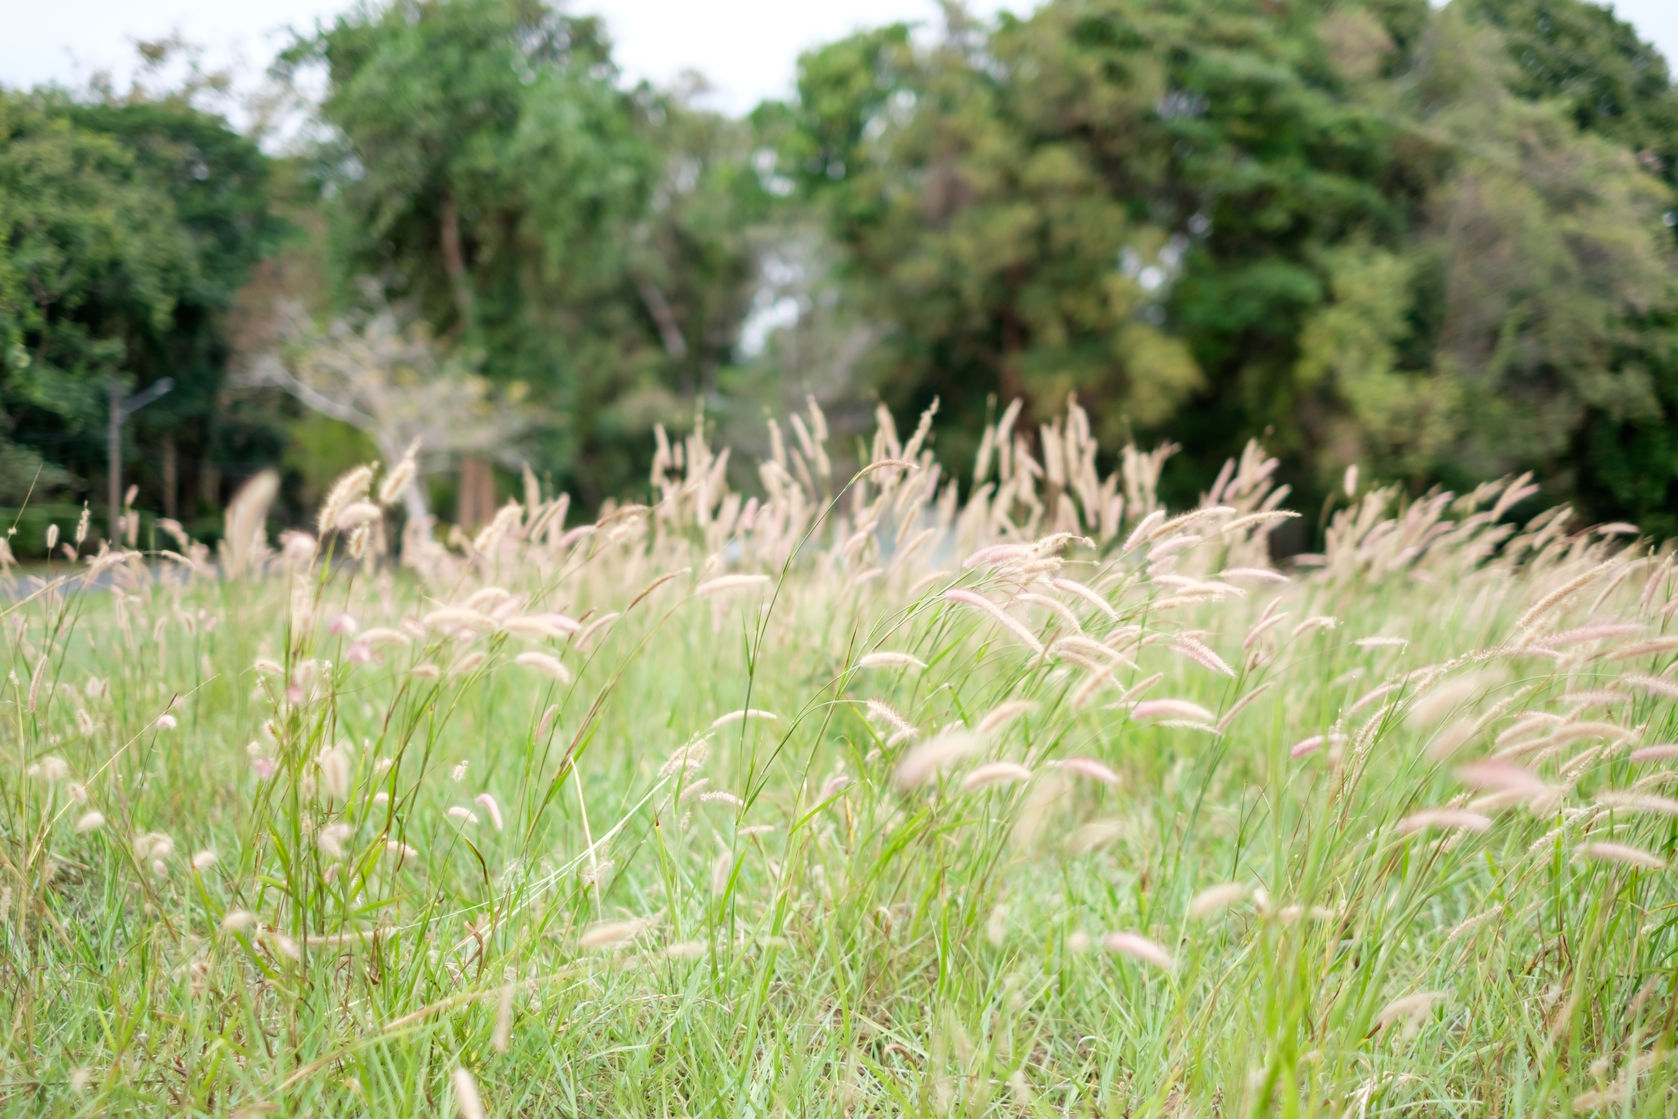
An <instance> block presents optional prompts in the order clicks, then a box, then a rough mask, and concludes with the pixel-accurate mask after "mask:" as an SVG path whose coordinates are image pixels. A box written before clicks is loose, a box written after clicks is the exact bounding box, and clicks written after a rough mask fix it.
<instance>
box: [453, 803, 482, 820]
mask: <svg viewBox="0 0 1678 1119" xmlns="http://www.w3.org/2000/svg"><path fill="white" fill-rule="evenodd" d="M447 815H448V818H449V819H451V820H453V821H455V822H456V823H458V824H476V823H477V822H478V814H477V813H476V812H474V811H472V810H471V809H470V808H467V807H466V806H465V805H460V804H451V805H450V806H449V810H448V812H447Z"/></svg>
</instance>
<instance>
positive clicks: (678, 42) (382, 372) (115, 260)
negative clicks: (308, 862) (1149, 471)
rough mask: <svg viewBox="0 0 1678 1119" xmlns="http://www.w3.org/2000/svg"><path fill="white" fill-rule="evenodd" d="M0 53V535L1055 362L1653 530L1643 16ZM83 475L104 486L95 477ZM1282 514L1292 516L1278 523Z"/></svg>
mask: <svg viewBox="0 0 1678 1119" xmlns="http://www.w3.org/2000/svg"><path fill="white" fill-rule="evenodd" d="M6 26H7V37H6V39H5V40H4V42H0V517H3V518H4V523H5V524H7V525H16V527H17V532H16V535H15V536H14V538H13V548H14V550H15V551H16V552H17V553H18V554H19V555H20V556H26V555H29V554H32V553H33V554H39V551H40V548H41V541H42V540H43V539H44V535H45V529H46V525H47V524H48V523H49V522H50V521H58V522H65V521H73V520H74V519H75V517H76V516H77V515H79V511H80V509H81V506H82V504H83V503H84V502H86V503H89V504H90V505H91V506H92V508H93V510H94V512H95V514H96V516H95V519H94V524H95V526H96V529H97V528H98V527H100V526H103V525H104V524H105V507H106V505H107V504H108V503H109V502H110V500H111V496H112V493H113V490H114V491H116V492H117V493H118V494H120V493H123V492H125V491H126V490H127V489H128V487H130V486H137V487H138V494H139V496H138V499H137V504H138V505H139V506H140V507H141V508H144V509H146V510H150V511H153V512H155V513H157V514H161V515H163V516H167V517H172V518H175V519H177V520H179V521H181V522H182V523H183V524H185V525H186V526H187V528H188V529H189V530H190V531H192V532H193V533H194V534H196V535H200V536H202V537H205V538H214V537H215V536H216V535H217V534H218V533H219V530H220V525H221V517H222V509H223V507H224V506H225V504H226V502H227V500H228V498H229V496H230V494H231V493H232V491H233V490H234V489H235V488H236V487H237V486H238V485H239V484H240V483H241V482H242V481H243V480H245V479H246V478H248V477H250V476H252V475H253V474H255V473H256V472H258V471H260V470H262V469H264V468H266V467H270V466H273V467H277V468H278V469H279V470H280V471H281V473H282V478H283V485H282V497H281V501H280V502H279V504H278V505H277V506H276V516H277V517H279V518H280V519H281V520H289V521H293V522H302V521H305V520H307V519H308V518H309V516H310V513H311V511H312V509H313V507H314V505H315V504H316V503H317V502H318V501H319V499H320V497H321V496H322V493H323V491H324V489H325V487H327V486H328V485H329V484H330V482H331V480H332V479H333V478H334V477H336V476H337V475H338V474H339V473H340V472H342V471H343V470H345V469H347V468H349V467H350V466H352V465H354V464H356V463H358V462H362V461H367V460H368V459H370V458H372V457H374V456H384V457H387V458H394V457H396V456H397V455H399V454H400V453H401V452H402V450H403V449H404V448H405V447H406V446H407V445H408V443H409V442H410V441H411V440H412V439H415V438H419V439H421V440H423V445H424V447H425V454H424V456H423V460H422V462H423V467H424V471H425V475H426V480H427V485H426V487H425V490H424V495H423V500H418V499H416V501H415V502H413V503H411V504H410V507H409V509H408V513H409V515H417V514H421V513H425V512H432V513H436V514H438V515H441V516H444V517H449V518H459V519H460V520H462V521H464V522H465V523H467V524H468V525H471V524H475V523H478V522H481V521H483V520H485V519H487V518H488V516H489V515H490V514H491V513H492V512H493V509H494V508H495V505H496V503H497V501H498V500H499V499H503V498H504V497H505V496H507V495H509V494H511V493H514V492H516V490H517V486H518V483H519V478H520V475H521V473H522V472H523V470H524V469H525V468H526V467H527V466H528V467H529V468H530V469H531V470H532V471H534V473H535V474H536V476H537V477H538V478H539V479H541V480H542V481H543V482H544V483H545V484H546V485H548V486H551V487H554V488H558V489H564V490H568V491H570V492H572V493H573V494H574V495H575V496H576V497H577V498H578V504H579V505H580V507H581V508H582V509H592V508H593V507H594V506H595V505H596V504H597V503H598V502H600V501H601V500H603V499H605V498H608V497H615V496H616V497H635V496H644V486H645V483H644V476H645V466H646V463H647V461H648V459H649V456H650V452H651V447H652V441H653V435H652V432H653V429H654V426H655V425H657V424H664V425H665V426H666V427H667V428H686V427H688V426H690V425H691V424H692V423H693V422H694V417H695V415H696V413H697V412H699V411H700V410H702V411H703V414H704V416H705V422H706V423H707V424H708V425H710V426H711V427H712V428H713V429H714V431H715V433H716V435H717V437H718V438H720V439H722V440H724V441H726V442H728V443H731V444H733V445H734V446H735V447H736V448H737V449H738V452H739V453H737V455H736V463H737V467H738V468H739V469H740V470H741V471H742V478H741V483H742V485H744V486H746V487H748V488H749V487H750V486H751V485H752V484H753V482H752V477H751V474H750V472H749V470H748V469H747V466H748V464H749V461H750V460H751V458H752V457H753V455H754V454H755V453H757V452H761V451H764V450H766V446H765V439H766V434H765V429H764V424H763V420H764V417H765V415H766V414H780V413H784V412H787V411H789V410H791V409H793V408H795V407H801V406H803V404H804V402H805V400H806V399H807V398H814V399H815V400H816V401H817V402H818V403H819V404H820V406H821V407H822V408H823V409H824V410H825V411H826V413H827V415H828V420H829V426H830V428H831V430H832V431H833V433H834V435H835V437H836V440H837V442H838V443H839V444H840V446H841V449H842V448H843V447H844V446H848V445H851V444H852V443H854V442H855V440H854V439H852V438H851V437H853V436H855V435H856V434H857V433H859V432H861V431H862V430H864V429H865V428H871V425H872V414H873V410H874V408H875V406H876V404H877V403H879V402H882V401H883V402H884V403H885V404H886V405H887V406H888V407H889V408H890V409H891V410H892V412H893V413H894V414H895V415H897V417H898V419H899V422H900V423H902V422H912V421H913V419H914V417H915V416H916V415H918V414H919V413H920V412H921V411H922V410H923V409H924V408H926V407H927V406H928V405H929V404H930V403H931V402H932V401H933V400H934V399H936V400H937V401H938V402H939V423H938V427H937V429H936V430H937V433H938V434H937V442H936V449H937V451H938V453H939V455H940V458H941V459H942V460H943V461H944V462H945V463H946V465H947V466H949V467H952V468H954V469H955V470H956V471H957V473H958V476H960V472H961V470H962V467H963V465H964V463H970V462H971V459H972V455H973V454H974V452H975V450H976V445H977V442H978V435H979V431H980V428H981V426H982V423H983V422H984V420H985V419H986V417H987V416H990V415H993V414H994V413H996V412H997V411H1000V409H1001V407H1002V406H1005V405H1006V403H1007V401H1008V400H1010V399H1012V398H1015V397H1019V398H1023V399H1024V401H1025V402H1026V415H1027V417H1028V419H1031V418H1035V419H1046V418H1047V417H1049V416H1052V415H1054V414H1055V413H1057V412H1058V411H1059V410H1060V409H1062V408H1063V406H1064V404H1065V401H1066V399H1067V397H1068V396H1069V395H1071V394H1076V396H1077V398H1078V399H1079V401H1080V402H1081V403H1082V404H1083V405H1084V406H1085V407H1086V408H1088V409H1089V411H1090V413H1091V415H1092V418H1093V419H1094V421H1095V423H1096V425H1097V427H1098V432H1097V434H1098V435H1099V436H1100V437H1101V438H1102V439H1103V440H1104V441H1105V443H1106V444H1107V445H1108V446H1109V447H1111V448H1113V449H1114V450H1116V448H1117V446H1118V444H1119V443H1120V442H1122V441H1123V440H1125V439H1129V438H1134V439H1137V440H1138V441H1141V442H1144V443H1149V444H1157V443H1159V442H1162V441H1166V440H1169V441H1171V442H1174V443H1176V444H1178V445H1180V447H1181V448H1182V450H1181V459H1182V461H1180V462H1179V463H1178V465H1177V467H1176V468H1175V469H1174V470H1173V471H1172V472H1170V473H1169V474H1168V478H1169V479H1170V481H1171V484H1172V485H1175V486H1176V487H1178V491H1177V492H1176V493H1175V494H1173V496H1176V497H1179V498H1183V497H1192V496H1193V494H1194V493H1195V492H1197V491H1198V490H1200V489H1203V488H1205V486H1207V485H1208V484H1209V483H1210V482H1211V480H1212V477H1213V475H1214V474H1215V473H1216V470H1217V467H1218V465H1219V464H1220V463H1221V462H1222V461H1223V459H1224V458H1226V457H1227V456H1229V455H1231V454H1233V453H1235V452H1237V451H1238V450H1239V449H1240V447H1241V445H1242V443H1243V442H1244V441H1245V440H1247V439H1248V438H1252V437H1257V438H1261V439H1262V440H1263V441H1264V442H1265V444H1266V445H1267V446H1268V447H1269V448H1270V449H1271V450H1272V451H1274V452H1276V453H1278V454H1280V455H1281V456H1282V458H1283V461H1284V463H1285V473H1286V480H1287V481H1289V482H1290V483H1291V484H1293V485H1294V487H1295V489H1296V497H1295V498H1294V500H1293V502H1292V504H1294V505H1295V507H1298V508H1301V509H1305V510H1311V509H1313V508H1317V507H1319V506H1320V505H1321V504H1322V503H1323V502H1324V501H1325V500H1327V498H1328V497H1329V495H1330V494H1331V492H1332V491H1333V489H1334V488H1335V486H1336V485H1337V484H1338V483H1339V480H1340V478H1341V476H1342V473H1343V472H1344V470H1345V469H1346V467H1347V466H1348V465H1350V464H1353V463H1357V464H1360V465H1361V469H1362V471H1363V473H1364V477H1365V478H1383V479H1391V480H1396V481H1399V482H1402V483H1403V484H1405V485H1406V486H1407V487H1409V488H1411V489H1412V490H1414V491H1416V492H1422V491H1424V490H1426V489H1427V488H1428V487H1430V486H1433V485H1445V486H1449V487H1452V488H1464V487H1467V488H1472V487H1473V486H1474V485H1475V484H1476V483H1478V482H1480V481H1482V480H1485V479H1488V478H1491V477H1494V476H1497V475H1501V474H1506V473H1510V472H1519V471H1528V470H1530V471H1533V472H1534V473H1535V474H1536V475H1537V477H1538V478H1539V479H1540V480H1541V481H1542V482H1543V484H1544V494H1543V497H1542V498H1541V499H1535V500H1544V501H1554V500H1568V501H1572V502H1574V503H1576V504H1577V505H1578V506H1579V507H1580V508H1581V509H1582V510H1583V511H1584V512H1585V514H1586V515H1588V516H1590V517H1593V518H1595V519H1598V520H1630V521H1633V522H1636V523H1638V524H1640V525H1643V526H1644V527H1645V528H1646V529H1648V530H1650V531H1653V532H1657V533H1662V534H1678V422H1675V421H1678V283H1675V282H1674V281H1675V280H1678V198H1675V195H1674V188H1675V187H1678V90H1675V89H1674V87H1673V84H1672V80H1671V74H1670V72H1669V70H1668V67H1667V63H1666V61H1665V56H1664V54H1663V51H1664V52H1667V53H1670V51H1672V50H1678V5H1673V4H1671V3H1670V2H1669V0H1641V3H1635V4H1634V3H1626V4H1622V5H1620V6H1619V7H1618V8H1617V9H1615V10H1610V9H1609V8H1606V7H1603V6H1599V5H1597V4H1594V3H1590V2H1587V0H1451V2H1450V3H1448V4H1445V5H1443V6H1436V5H1432V4H1430V3H1428V2H1427V0H1357V2H1351V0H1046V2H1043V3H1038V4H1031V3H1006V4H1001V3H994V2H990V3H975V4H971V5H967V6H961V5H957V4H954V3H947V4H943V5H936V4H931V3H926V2H918V0H852V2H849V3H836V4H830V5H826V6H819V7H818V6H815V5H796V4H785V3H777V2H775V0H713V2H712V3H708V4H691V3H675V2H670V0H597V2H596V3H595V4H593V5H592V6H590V5H587V4H566V5H563V6H561V5H556V4H552V3H545V2H542V0H395V2H387V3H364V4H361V5H346V4H341V3H336V2H333V0H260V2H248V3H243V4H238V5H227V4H212V3H208V2H197V0H98V2H94V0H64V2H60V3H57V4H53V5H45V4H38V5H33V6H21V5H20V6H16V7H15V8H14V10H11V11H9V12H8V14H7V17H6ZM119 501H120V497H119ZM1301 531H1302V536H1301V539H1300V540H1299V541H1298V542H1297V543H1298V545H1299V546H1305V545H1306V544H1307V543H1309V539H1308V534H1309V532H1310V531H1311V530H1310V529H1309V528H1306V529H1302V530H1301Z"/></svg>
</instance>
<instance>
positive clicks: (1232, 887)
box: [1189, 882, 1251, 920]
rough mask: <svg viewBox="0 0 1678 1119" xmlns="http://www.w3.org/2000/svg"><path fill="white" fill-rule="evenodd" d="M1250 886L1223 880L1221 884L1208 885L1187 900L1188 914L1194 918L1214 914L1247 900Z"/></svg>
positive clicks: (1202, 918)
mask: <svg viewBox="0 0 1678 1119" xmlns="http://www.w3.org/2000/svg"><path fill="white" fill-rule="evenodd" d="M1249 893H1251V888H1250V887H1249V886H1247V885H1245V884H1244V883H1241V882H1225V883H1224V884H1223V885H1221V886H1209V887H1207V888H1206V889H1204V890H1202V891H1200V892H1199V893H1198V894H1196V895H1194V897H1193V898H1192V899H1191V900H1190V901H1189V916H1190V917H1193V918H1195V919H1196V920H1204V919H1206V918H1207V917H1213V916H1216V915H1217V914H1219V913H1222V912H1223V911H1224V910H1226V909H1228V908H1229V907H1230V906H1232V905H1239V904H1240V903H1241V902H1243V901H1245V900H1247V896H1248V894H1249Z"/></svg>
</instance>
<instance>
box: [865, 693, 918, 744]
mask: <svg viewBox="0 0 1678 1119" xmlns="http://www.w3.org/2000/svg"><path fill="white" fill-rule="evenodd" d="M863 704H864V705H865V706H866V707H867V708H868V715H869V717H870V718H873V719H876V720H878V721H880V722H882V723H884V724H886V726H888V727H890V728H891V732H892V733H891V736H890V737H888V738H887V739H886V745H888V746H895V745H896V744H897V743H899V742H902V741H903V740H905V739H908V738H913V737H914V736H915V735H916V734H917V733H918V731H917V728H916V727H915V724H914V723H911V722H910V721H909V719H908V717H907V716H906V715H904V714H903V712H901V711H899V710H898V709H897V708H895V707H893V706H892V705H891V704H889V703H887V702H886V701H885V700H883V699H867V700H863Z"/></svg>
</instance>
